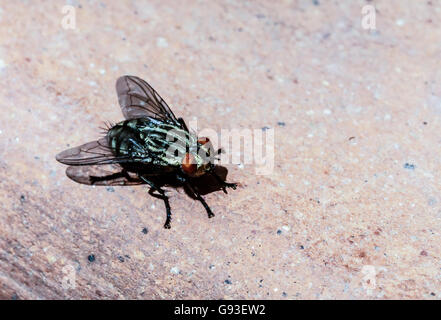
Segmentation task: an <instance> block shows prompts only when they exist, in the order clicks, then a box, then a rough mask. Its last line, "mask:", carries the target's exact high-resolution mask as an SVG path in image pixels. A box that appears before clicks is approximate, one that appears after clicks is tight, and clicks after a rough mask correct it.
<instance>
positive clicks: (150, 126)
mask: <svg viewBox="0 0 441 320" xmlns="http://www.w3.org/2000/svg"><path fill="white" fill-rule="evenodd" d="M116 92H117V95H118V101H119V104H120V106H121V110H122V113H123V115H124V118H125V119H126V120H124V121H121V122H119V123H117V124H115V125H109V126H108V127H107V128H106V132H105V136H104V137H103V138H101V139H99V140H96V141H92V142H89V143H86V144H83V145H81V146H78V147H75V148H71V149H68V150H65V151H63V152H61V153H59V154H58V155H57V156H56V159H57V160H58V161H59V162H61V163H63V164H67V165H69V167H68V168H67V170H66V174H67V176H68V177H69V178H70V179H72V180H74V181H76V182H79V183H83V184H89V185H107V186H109V185H121V186H122V185H138V184H144V183H146V184H148V185H149V186H150V190H149V194H150V195H152V196H154V197H156V198H159V199H162V200H163V201H164V205H165V210H166V214H167V216H166V220H165V224H164V228H166V229H170V222H171V218H172V213H171V208H170V203H169V197H168V196H167V195H166V194H165V190H164V189H163V188H162V185H160V184H159V183H158V178H161V179H163V180H165V181H168V180H173V181H177V182H179V183H180V184H181V185H183V186H184V187H186V188H187V190H189V191H190V192H191V194H192V195H193V196H194V197H195V199H197V200H198V201H200V202H201V203H202V205H203V206H204V208H205V210H206V211H207V214H208V217H209V218H211V217H214V213H213V212H212V211H211V209H210V207H209V206H208V204H207V203H206V202H205V200H204V199H203V198H202V196H201V194H200V192H199V191H198V190H197V188H196V187H195V185H194V183H193V181H192V178H195V177H201V176H204V175H206V174H210V175H212V176H213V177H214V178H215V179H216V181H217V182H218V183H219V184H220V186H221V187H222V189H223V191H224V192H225V193H226V192H227V191H226V188H232V189H236V187H237V184H235V183H228V182H225V181H224V180H222V179H221V177H219V175H217V173H216V172H215V170H214V169H215V165H214V160H216V159H217V158H216V156H217V155H219V154H220V152H221V149H219V150H217V151H214V150H213V145H212V143H211V142H210V140H209V139H208V138H205V137H198V136H197V135H196V134H195V133H194V132H191V131H189V130H188V128H187V125H186V124H185V121H184V120H183V119H182V118H176V117H175V115H174V114H173V112H172V111H171V109H170V107H169V106H168V105H167V104H166V103H165V101H164V99H162V98H161V97H160V96H159V94H158V93H157V92H156V91H155V90H154V89H153V88H152V87H151V86H150V85H149V84H148V83H147V82H146V81H144V80H142V79H140V78H138V77H135V76H122V77H120V78H119V79H118V80H117V81H116Z"/></svg>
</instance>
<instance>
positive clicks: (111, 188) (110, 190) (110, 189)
mask: <svg viewBox="0 0 441 320" xmlns="http://www.w3.org/2000/svg"><path fill="white" fill-rule="evenodd" d="M106 190H107V191H109V192H115V189H114V188H113V187H107V188H106Z"/></svg>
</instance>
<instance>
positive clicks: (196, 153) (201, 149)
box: [181, 137, 214, 177]
mask: <svg viewBox="0 0 441 320" xmlns="http://www.w3.org/2000/svg"><path fill="white" fill-rule="evenodd" d="M213 162H214V150H213V144H212V143H211V141H210V140H209V139H208V138H206V137H202V138H198V140H197V145H196V146H193V147H192V148H190V150H189V152H187V153H186V154H185V155H184V157H183V158H182V163H181V170H182V171H183V172H184V173H185V174H186V175H188V176H190V177H200V176H202V175H203V174H205V173H206V172H208V171H210V170H211V169H212V167H213Z"/></svg>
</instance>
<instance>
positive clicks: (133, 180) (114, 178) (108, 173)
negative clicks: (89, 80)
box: [66, 164, 144, 186]
mask: <svg viewBox="0 0 441 320" xmlns="http://www.w3.org/2000/svg"><path fill="white" fill-rule="evenodd" d="M66 175H67V176H68V177H69V178H70V179H72V180H73V181H75V182H78V183H81V184H88V185H96V186H132V185H139V184H144V182H143V181H142V180H141V179H140V178H139V177H138V175H136V174H135V173H131V172H127V171H125V170H123V168H122V167H121V166H120V165H119V164H109V165H99V166H98V165H95V166H70V167H67V169H66Z"/></svg>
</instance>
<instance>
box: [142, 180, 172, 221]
mask: <svg viewBox="0 0 441 320" xmlns="http://www.w3.org/2000/svg"><path fill="white" fill-rule="evenodd" d="M140 178H141V179H142V180H143V181H144V182H146V183H147V184H148V185H149V186H150V190H149V195H151V196H152V197H155V198H157V199H161V200H163V201H164V205H165V211H166V213H167V218H166V220H165V223H164V228H165V229H170V228H171V225H170V222H171V208H170V202H169V201H168V197H167V196H166V195H165V191H164V190H163V189H161V188H160V187H158V186H157V185H155V184H154V183H153V182H152V181H150V180H148V179H147V178H146V177H143V176H140ZM155 191H157V192H158V193H159V194H156V193H154V192H155Z"/></svg>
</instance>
